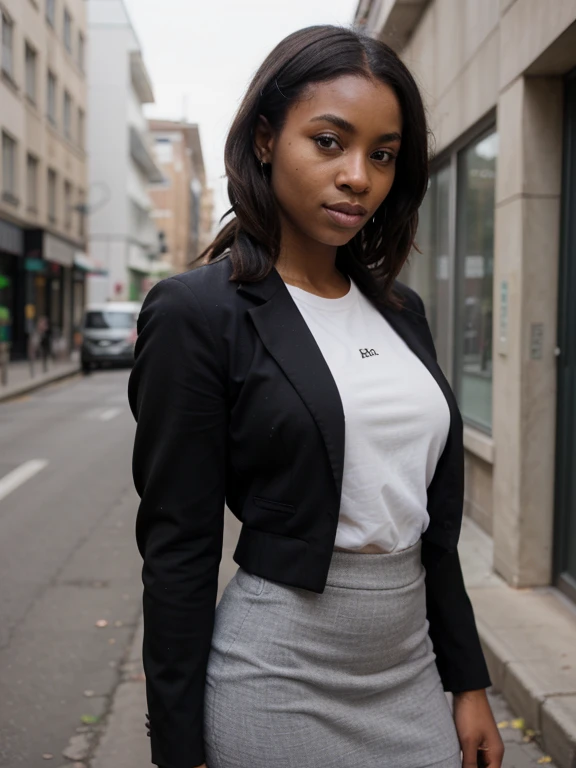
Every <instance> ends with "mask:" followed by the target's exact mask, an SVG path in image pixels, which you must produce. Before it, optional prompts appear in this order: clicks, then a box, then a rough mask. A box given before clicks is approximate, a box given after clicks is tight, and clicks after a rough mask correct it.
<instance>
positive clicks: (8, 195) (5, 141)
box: [2, 133, 18, 205]
mask: <svg viewBox="0 0 576 768" xmlns="http://www.w3.org/2000/svg"><path fill="white" fill-rule="evenodd" d="M16 149H17V145H16V142H15V141H14V139H13V138H12V137H11V136H8V134H7V133H2V197H3V198H4V200H7V201H8V202H9V203H14V204H16V205H17V204H18V198H17V197H16V194H17V168H16Z"/></svg>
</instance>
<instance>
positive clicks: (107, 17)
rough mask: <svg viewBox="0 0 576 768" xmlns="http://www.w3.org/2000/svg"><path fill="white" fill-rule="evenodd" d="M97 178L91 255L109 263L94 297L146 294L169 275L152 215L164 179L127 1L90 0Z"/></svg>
mask: <svg viewBox="0 0 576 768" xmlns="http://www.w3.org/2000/svg"><path fill="white" fill-rule="evenodd" d="M87 7H88V29H89V34H90V50H89V64H88V67H89V99H88V100H89V121H88V147H89V165H90V179H91V183H92V185H93V187H94V195H95V198H97V200H95V204H94V210H93V212H92V213H91V215H90V221H89V243H90V254H91V256H92V257H93V258H94V259H95V260H96V261H98V262H99V263H101V264H103V265H104V266H105V269H106V272H107V274H106V275H105V276H93V275H91V276H90V278H89V282H88V289H89V297H90V300H92V301H106V300H109V299H114V300H120V301H122V300H127V299H129V300H133V301H139V300H140V299H142V298H143V296H144V295H145V293H146V291H147V290H148V289H149V288H150V285H151V284H152V282H153V280H155V279H156V278H157V277H158V276H160V275H162V274H165V273H166V271H167V265H166V264H165V263H164V262H163V261H162V260H161V258H160V251H161V247H160V242H159V238H158V231H157V228H156V226H155V223H154V220H153V219H152V216H151V211H152V202H151V200H150V196H149V194H148V187H149V185H150V184H151V183H159V182H162V181H163V176H162V172H161V171H160V168H159V167H158V165H157V163H156V160H155V158H154V154H153V151H152V141H151V137H150V135H149V131H148V123H147V121H146V118H145V116H144V109H143V107H144V105H145V104H151V103H153V102H154V93H153V90H152V83H151V80H150V76H149V74H148V71H147V69H146V65H145V63H144V58H143V55H142V50H141V47H140V44H139V42H138V38H137V37H136V33H135V32H134V28H133V27H132V24H131V21H130V17H129V15H128V12H127V10H126V7H125V5H124V3H123V2H122V0H88V2H87Z"/></svg>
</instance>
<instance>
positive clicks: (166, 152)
mask: <svg viewBox="0 0 576 768" xmlns="http://www.w3.org/2000/svg"><path fill="white" fill-rule="evenodd" d="M154 152H155V154H156V161H157V162H158V163H160V164H161V165H164V164H168V163H171V162H173V160H174V148H173V146H172V142H171V141H170V139H166V138H162V137H158V138H157V139H156V141H155V143H154Z"/></svg>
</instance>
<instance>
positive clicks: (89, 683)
mask: <svg viewBox="0 0 576 768" xmlns="http://www.w3.org/2000/svg"><path fill="white" fill-rule="evenodd" d="M127 381H128V372H127V371H113V372H98V373H95V374H93V375H92V376H89V377H87V378H81V377H78V378H76V379H74V380H68V381H66V382H63V383H60V384H57V385H54V386H51V387H48V388H46V389H43V390H40V391H38V392H36V393H34V394H32V395H29V396H27V397H24V398H21V399H20V400H17V401H12V402H8V403H4V404H0V766H1V768H17V767H18V766H20V765H22V766H25V767H26V768H38V767H39V766H44V767H45V766H47V765H53V766H55V768H56V767H57V766H60V765H62V764H65V763H66V760H65V759H64V758H63V756H62V753H63V750H65V749H66V747H67V745H68V744H69V740H70V738H71V737H73V736H75V735H76V733H77V728H78V727H80V728H82V718H83V717H84V719H86V716H88V717H92V718H100V717H102V716H103V714H104V713H105V712H106V710H107V707H108V706H109V702H110V694H111V693H112V691H113V689H114V688H115V687H116V684H117V682H118V680H119V676H120V674H121V666H122V661H123V659H124V658H125V654H126V653H127V650H128V648H129V646H130V641H131V639H132V636H133V634H134V631H135V628H136V624H137V621H138V617H139V614H140V604H141V587H140V556H139V554H138V552H137V549H136V545H135V541H134V520H135V514H136V509H137V503H138V499H137V496H136V494H135V492H134V490H133V487H132V478H131V472H130V461H131V450H132V441H133V435H134V422H133V419H132V416H131V414H130V411H129V408H128V403H127V398H126V386H127ZM97 622H101V623H103V622H106V626H103V627H98V626H97ZM43 755H46V756H48V755H53V758H52V759H49V758H47V757H43Z"/></svg>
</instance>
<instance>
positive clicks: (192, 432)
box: [129, 278, 227, 768]
mask: <svg viewBox="0 0 576 768" xmlns="http://www.w3.org/2000/svg"><path fill="white" fill-rule="evenodd" d="M218 349H219V345H218V343H217V340H216V339H215V338H214V337H213V335H212V332H211V329H210V327H209V325H208V322H207V320H206V317H205V316H204V313H203V311H202V308H201V306H200V304H199V302H198V300H197V298H196V296H195V295H194V293H193V292H192V290H191V289H190V288H189V287H188V285H187V284H185V283H184V282H183V281H182V280H181V279H180V278H170V279H168V280H164V281H162V282H161V283H159V284H158V285H157V286H155V287H154V288H153V289H152V291H151V292H150V293H149V295H148V297H147V298H146V300H145V302H144V306H143V308H142V311H141V313H140V317H139V321H138V341H137V344H136V363H135V365H134V368H133V371H132V374H131V377H130V383H129V401H130V407H131V409H132V412H133V414H134V416H135V418H136V420H137V422H138V425H137V430H136V441H135V446H134V456H133V475H134V483H135V486H136V490H137V492H138V494H139V496H140V498H141V503H140V507H139V510H138V516H137V521H136V537H137V542H138V548H139V550H140V553H141V555H142V557H143V560H144V567H143V582H144V647H143V660H144V669H145V672H146V689H147V697H148V707H149V710H148V711H149V713H150V736H151V746H152V762H153V763H156V764H157V765H162V766H164V768H191V766H197V765H200V764H202V763H203V762H204V760H205V756H204V748H203V733H202V731H203V706H204V684H205V676H206V665H207V660H208V654H209V650H210V642H211V637H212V629H213V621H214V608H215V603H216V594H217V582H218V568H219V563H220V558H221V553H222V531H223V520H224V496H225V464H226V429H227V426H226V423H227V409H226V398H225V378H224V366H223V364H222V362H221V360H219V359H218Z"/></svg>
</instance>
